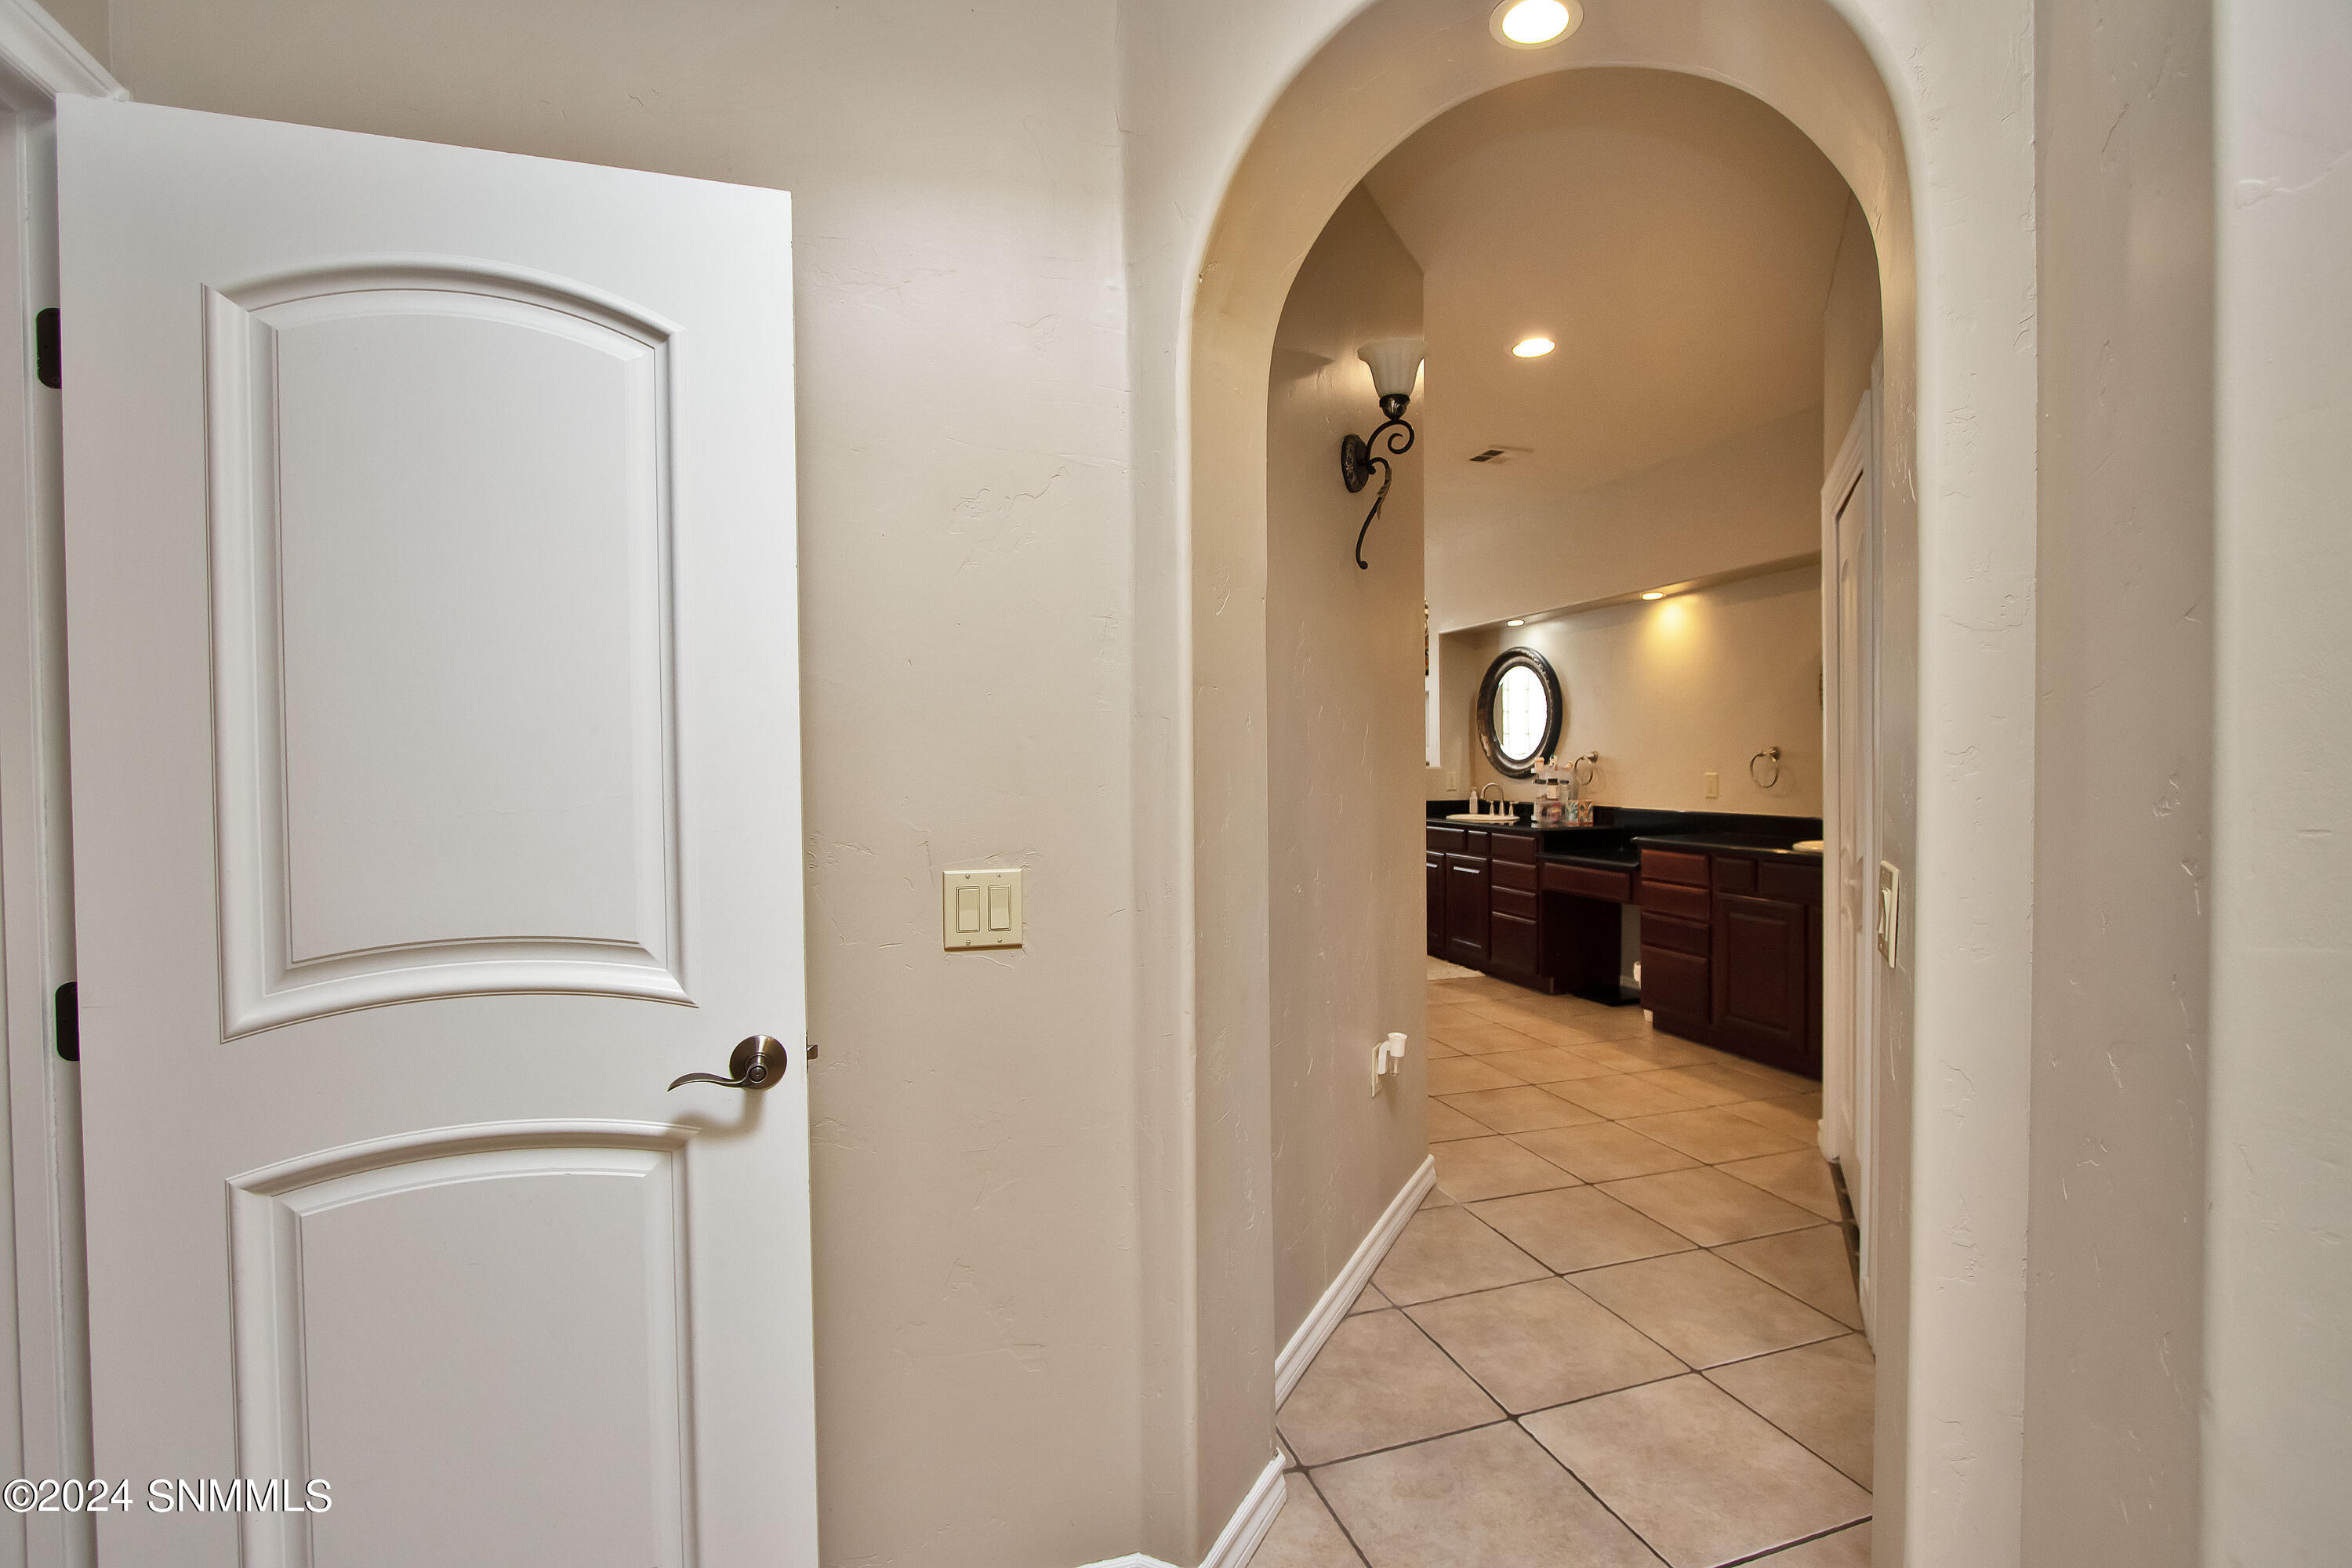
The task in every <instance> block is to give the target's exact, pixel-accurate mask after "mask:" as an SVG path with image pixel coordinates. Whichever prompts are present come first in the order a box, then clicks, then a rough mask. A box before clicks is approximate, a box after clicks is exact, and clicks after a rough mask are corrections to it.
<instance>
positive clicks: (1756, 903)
mask: <svg viewBox="0 0 2352 1568" xmlns="http://www.w3.org/2000/svg"><path fill="white" fill-rule="evenodd" d="M1821 887H1822V873H1821V866H1820V863H1819V862H1818V861H1812V860H1801V859H1791V858H1785V857H1780V856H1774V855H1769V854H1756V853H1748V854H1741V853H1738V852H1736V851H1730V850H1708V851H1706V852H1705V853H1695V852H1692V851H1687V850H1660V849H1654V848H1651V847H1648V846H1646V845H1645V846H1643V851H1642V882H1641V902H1642V1005H1643V1006H1644V1007H1646V1008H1648V1009H1649V1010H1650V1012H1651V1014H1652V1015H1653V1016H1654V1018H1655V1020H1656V1022H1657V1026H1658V1027H1659V1028H1661V1029H1664V1030H1665V1031H1666V1032H1667V1033H1669V1034H1674V1035H1680V1036H1682V1037H1684V1038H1685V1039H1692V1040H1697V1041H1699V1042H1700V1043H1701V1044H1704V1045H1709V1046H1715V1047H1719V1048H1721V1049H1724V1050H1727V1051H1735V1052H1737V1053H1738V1054H1739V1055H1741V1056H1744V1057H1747V1058H1750V1059H1752V1060H1755V1061H1760V1062H1764V1063H1766V1064H1768V1065H1769V1066H1771V1067H1777V1068H1784V1069H1786V1070H1787V1071H1790V1072H1794V1073H1801V1074H1803V1075H1805V1076H1806V1077H1819V1076H1820V1074H1821V1065H1822V980H1821V967H1822V963H1821V960H1822V939H1821V923H1822V909H1821V906H1822V890H1821Z"/></svg>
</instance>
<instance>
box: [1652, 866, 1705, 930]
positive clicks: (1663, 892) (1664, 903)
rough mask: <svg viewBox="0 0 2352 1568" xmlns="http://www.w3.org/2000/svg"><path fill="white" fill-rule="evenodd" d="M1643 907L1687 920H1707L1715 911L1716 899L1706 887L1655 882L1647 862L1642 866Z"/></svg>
mask: <svg viewBox="0 0 2352 1568" xmlns="http://www.w3.org/2000/svg"><path fill="white" fill-rule="evenodd" d="M1642 908H1643V910H1656V911H1657V912H1658V913H1660V914H1662V915H1673V916H1675V917H1676V918H1677V919H1680V920H1686V921H1705V920H1706V919H1707V918H1708V917H1709V916H1711V915H1712V914H1713V913H1714V912H1715V911H1714V900H1713V899H1712V898H1711V897H1710V896H1709V895H1708V893H1707V890H1706V889H1705V888H1684V887H1678V886H1676V885H1675V884H1674V883H1672V882H1653V881H1652V880H1650V868H1649V867H1648V866H1647V865H1646V864H1645V865H1643V868H1642Z"/></svg>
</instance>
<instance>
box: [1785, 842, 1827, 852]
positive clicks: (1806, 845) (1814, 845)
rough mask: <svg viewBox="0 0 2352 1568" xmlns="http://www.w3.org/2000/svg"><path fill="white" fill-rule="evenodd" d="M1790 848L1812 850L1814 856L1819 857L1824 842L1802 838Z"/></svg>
mask: <svg viewBox="0 0 2352 1568" xmlns="http://www.w3.org/2000/svg"><path fill="white" fill-rule="evenodd" d="M1789 847H1790V848H1791V849H1810V850H1811V851H1812V852H1813V853H1814V854H1816V855H1818V854H1820V853H1821V852H1822V841H1821V840H1820V839H1818V838H1800V839H1798V840H1797V841H1796V842H1795V843H1794V844H1791V845H1790V846H1789Z"/></svg>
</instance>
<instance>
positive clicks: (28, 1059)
mask: <svg viewBox="0 0 2352 1568" xmlns="http://www.w3.org/2000/svg"><path fill="white" fill-rule="evenodd" d="M67 96H75V97H89V98H113V99H123V98H128V97H129V96H130V94H129V93H128V92H126V91H124V90H123V89H122V87H121V84H120V83H118V82H117V81H115V79H113V77H111V76H110V75H109V74H108V73H107V70H106V68H105V67H103V66H101V65H100V64H99V63H98V61H97V60H96V59H95V58H92V57H91V56H90V54H89V51H88V50H86V49H84V48H83V47H81V45H80V44H79V43H78V42H76V41H75V40H74V38H73V36H72V35H71V34H69V33H68V32H67V31H66V30H65V29H64V28H63V27H62V26H58V23H57V21H56V19H55V18H53V17H52V16H49V15H48V14H47V12H46V11H43V10H42V9H41V8H40V7H39V6H38V5H34V4H32V3H31V0H0V192H5V197H6V199H8V201H9V205H10V208H11V210H12V211H14V213H15V214H16V223H15V233H14V235H13V237H12V238H13V241H14V243H13V244H12V245H10V246H9V247H6V249H5V253H0V290H5V292H7V293H8V294H10V295H11V296H13V298H12V299H11V300H10V304H11V305H13V307H14V308H13V309H11V310H0V354H12V355H13V356H14V357H15V359H16V366H17V370H16V376H15V378H14V379H13V380H8V381H0V432H5V433H6V434H5V435H4V436H0V496H5V502H0V1034H5V1042H6V1061H7V1072H6V1080H5V1082H6V1102H5V1103H6V1115H5V1121H0V1137H5V1160H0V1223H5V1225H6V1227H7V1241H8V1245H9V1248H10V1253H11V1256H12V1258H13V1261H14V1264H15V1267H14V1268H13V1269H12V1270H10V1271H9V1272H8V1274H7V1275H6V1277H5V1279H0V1328H13V1329H14V1330H15V1331H16V1335H15V1342H16V1354H15V1356H14V1357H13V1358H7V1359H5V1360H0V1401H5V1404H7V1405H14V1406H15V1407H16V1417H17V1419H16V1425H15V1428H14V1433H13V1441H9V1440H5V1439H0V1457H5V1461H6V1462H8V1463H10V1464H12V1465H13V1466H14V1468H12V1469H10V1470H9V1472H8V1473H9V1474H10V1475H12V1476H26V1477H31V1478H34V1479H47V1478H49V1477H56V1478H58V1479H64V1478H66V1477H68V1476H83V1477H87V1476H89V1473H90V1419H89V1316H88V1310H87V1306H86V1301H85V1289H86V1287H85V1279H86V1276H85V1271H84V1267H83V1263H84V1259H83V1250H82V1248H83V1239H82V1185H81V1092H80V1079H79V1073H78V1071H77V1070H76V1069H75V1068H73V1067H72V1066H71V1065H70V1064H68V1063H67V1062H65V1061H63V1060H61V1059H60V1058H58V1054H57V1048H56V1047H57V1040H56V1033H55V1031H56V1028H57V1021H58V1020H57V1010H56V1007H55V1005H54V998H55V996H56V994H57V988H58V986H59V985H61V984H64V983H66V982H67V981H68V980H70V979H72V978H73V973H74V944H73V859H72V843H71V837H70V830H71V821H70V818H69V816H68V813H69V810H70V805H69V798H68V789H67V780H68V772H67V769H68V756H67V736H66V702H65V620H64V606H65V584H64V572H63V560H64V542H65V536H64V464H63V453H62V447H61V442H60V433H61V426H62V412H63V411H62V405H61V403H60V400H59V398H58V394H57V393H56V392H55V391H52V390H51V389H49V388H47V387H46V386H43V385H42V384H41V383H40V381H39V377H38V373H37V364H36V359H35V343H34V331H33V318H34V313H35V312H36V311H37V310H43V309H47V308H49V307H52V306H54V305H56V304H57V302H58V205H57V142H56V137H55V131H54V111H55V108H56V105H57V100H58V99H59V98H62V97H67ZM10 1449H13V1452H10V1451H9V1450H10ZM20 1529H21V1534H18V1533H17V1532H16V1531H0V1562H15V1563H27V1564H37V1565H39V1568H52V1565H56V1568H84V1565H86V1564H89V1563H93V1562H94V1561H95V1560H96V1552H97V1542H96V1536H95V1531H94V1529H93V1521H92V1518H91V1516H90V1515H89V1514H86V1513H85V1514H72V1513H58V1514H48V1515H40V1514H35V1515H30V1516H24V1517H22V1518H21V1520H20Z"/></svg>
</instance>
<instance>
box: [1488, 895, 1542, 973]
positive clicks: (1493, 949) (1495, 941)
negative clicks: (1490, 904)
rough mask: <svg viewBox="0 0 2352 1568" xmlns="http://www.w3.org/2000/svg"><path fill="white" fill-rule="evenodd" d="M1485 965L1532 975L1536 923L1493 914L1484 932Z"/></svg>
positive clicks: (1501, 912) (1502, 914) (1498, 912)
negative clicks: (1491, 920) (1485, 944)
mask: <svg viewBox="0 0 2352 1568" xmlns="http://www.w3.org/2000/svg"><path fill="white" fill-rule="evenodd" d="M1486 943H1487V946H1486V962H1487V963H1490V964H1492V965H1493V966H1494V967H1495V968H1496V969H1508V970H1514V971H1517V973H1521V974H1532V973H1535V967H1536V922H1535V921H1525V920H1521V919H1519V917H1518V916H1517V915H1507V914H1505V913H1504V912H1503V911H1502V910H1500V909H1497V910H1496V911H1495V918H1494V921H1493V923H1492V924H1491V925H1489V926H1488V928H1487V938H1486Z"/></svg>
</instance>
